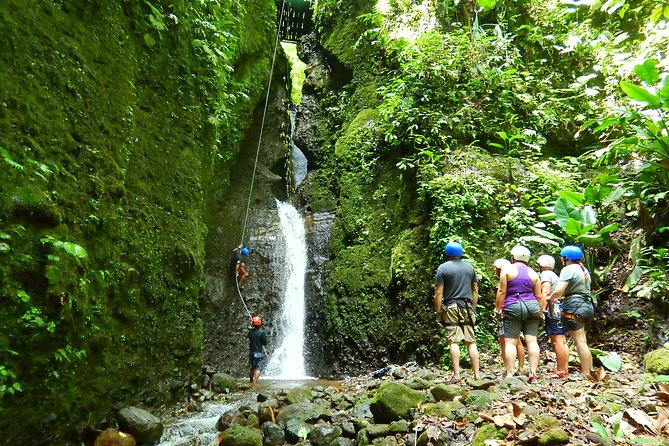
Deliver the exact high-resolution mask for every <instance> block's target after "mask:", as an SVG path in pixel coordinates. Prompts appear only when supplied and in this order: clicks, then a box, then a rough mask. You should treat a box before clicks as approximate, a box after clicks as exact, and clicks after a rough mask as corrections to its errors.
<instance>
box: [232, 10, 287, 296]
mask: <svg viewBox="0 0 669 446" xmlns="http://www.w3.org/2000/svg"><path fill="white" fill-rule="evenodd" d="M285 6H286V0H283V1H282V2H281V13H280V14H279V24H278V25H277V28H276V41H275V42H274V54H273V55H272V67H271V69H270V71H269V80H268V81H267V94H266V95H265V107H264V109H263V112H262V121H261V122H260V136H259V137H258V147H257V148H256V159H255V162H254V163H253V176H251V189H250V190H249V199H248V201H247V203H246V214H245V215H244V226H243V227H242V239H241V240H240V242H239V243H240V244H243V243H244V235H245V234H246V222H247V221H248V218H249V208H250V207H251V196H252V195H253V185H254V183H255V178H256V170H257V168H258V156H259V155H260V144H261V142H262V135H263V131H264V130H265V117H266V116H267V108H268V105H269V93H270V90H271V88H272V77H274V63H275V62H276V50H277V48H278V47H279V36H280V34H281V23H282V22H283V11H284V8H285ZM240 295H241V294H240Z"/></svg>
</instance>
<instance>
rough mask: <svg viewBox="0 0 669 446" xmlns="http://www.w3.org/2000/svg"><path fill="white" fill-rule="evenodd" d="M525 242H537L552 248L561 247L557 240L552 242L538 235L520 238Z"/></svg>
mask: <svg viewBox="0 0 669 446" xmlns="http://www.w3.org/2000/svg"><path fill="white" fill-rule="evenodd" d="M520 239H521V240H523V241H528V242H535V243H539V244H542V245H552V246H560V243H558V242H556V241H555V240H551V239H549V238H546V237H540V236H538V235H525V236H523V237H521V238H520Z"/></svg>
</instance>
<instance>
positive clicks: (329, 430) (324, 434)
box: [307, 425, 342, 446]
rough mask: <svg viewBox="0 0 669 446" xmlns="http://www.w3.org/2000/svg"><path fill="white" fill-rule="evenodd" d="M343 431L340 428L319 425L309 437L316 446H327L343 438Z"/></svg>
mask: <svg viewBox="0 0 669 446" xmlns="http://www.w3.org/2000/svg"><path fill="white" fill-rule="evenodd" d="M341 434H342V430H341V427H339V426H336V425H335V426H332V425H317V426H314V428H313V429H312V430H311V432H309V436H308V437H307V438H308V440H309V441H311V443H312V444H314V445H315V446H327V445H329V444H330V442H332V440H334V439H335V438H337V437H341Z"/></svg>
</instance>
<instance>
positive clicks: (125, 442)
mask: <svg viewBox="0 0 669 446" xmlns="http://www.w3.org/2000/svg"><path fill="white" fill-rule="evenodd" d="M136 444H137V442H136V441H135V439H134V438H132V435H130V434H126V433H123V432H120V431H118V430H116V429H112V428H109V429H105V430H104V431H103V432H102V433H101V434H100V435H98V437H97V438H96V439H95V444H94V446H135V445H136Z"/></svg>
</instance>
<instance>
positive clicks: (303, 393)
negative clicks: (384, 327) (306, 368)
mask: <svg viewBox="0 0 669 446" xmlns="http://www.w3.org/2000/svg"><path fill="white" fill-rule="evenodd" d="M311 399H312V396H311V389H310V388H308V387H297V388H295V389H290V390H289V391H288V393H286V403H287V404H289V405H290V404H297V403H302V402H304V401H311Z"/></svg>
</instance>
